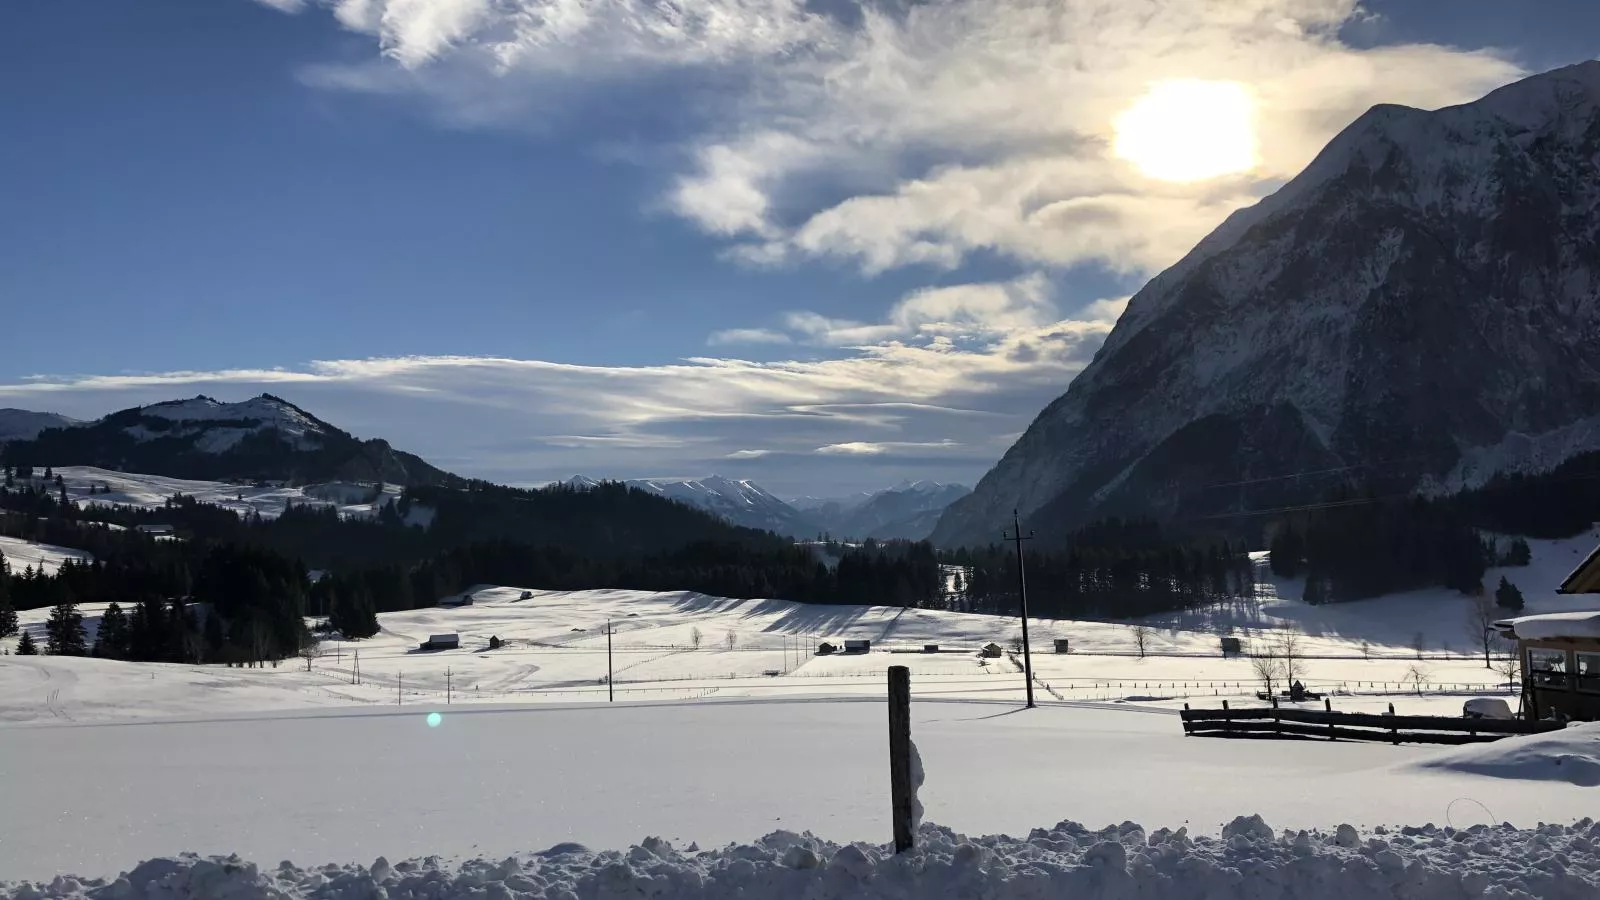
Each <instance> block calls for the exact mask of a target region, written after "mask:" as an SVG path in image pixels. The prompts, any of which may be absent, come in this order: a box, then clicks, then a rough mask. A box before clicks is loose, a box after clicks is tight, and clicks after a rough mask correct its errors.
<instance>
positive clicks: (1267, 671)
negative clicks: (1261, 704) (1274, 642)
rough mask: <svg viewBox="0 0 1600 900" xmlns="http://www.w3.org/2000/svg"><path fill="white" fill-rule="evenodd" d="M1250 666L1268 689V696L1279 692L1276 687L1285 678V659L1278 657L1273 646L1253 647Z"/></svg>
mask: <svg viewBox="0 0 1600 900" xmlns="http://www.w3.org/2000/svg"><path fill="white" fill-rule="evenodd" d="M1250 668H1251V670H1252V671H1254V672H1255V673H1256V680H1257V681H1259V682H1261V686H1262V687H1263V688H1264V689H1266V692H1267V696H1268V697H1271V696H1274V695H1275V694H1277V691H1276V690H1275V688H1276V687H1277V683H1278V681H1280V680H1281V679H1282V678H1283V660H1281V659H1279V658H1278V656H1277V651H1276V650H1275V649H1274V648H1273V647H1272V646H1270V645H1260V646H1253V647H1251V648H1250Z"/></svg>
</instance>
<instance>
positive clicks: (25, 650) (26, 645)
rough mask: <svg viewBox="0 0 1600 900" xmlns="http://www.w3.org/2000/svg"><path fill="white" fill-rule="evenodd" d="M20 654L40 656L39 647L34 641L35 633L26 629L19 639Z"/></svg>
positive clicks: (18, 650) (18, 649) (18, 648)
mask: <svg viewBox="0 0 1600 900" xmlns="http://www.w3.org/2000/svg"><path fill="white" fill-rule="evenodd" d="M17 655H18V656H38V655H39V648H38V646H37V645H35V644H34V642H33V635H31V634H29V633H28V632H26V631H24V632H23V633H22V637H20V638H18V639H17Z"/></svg>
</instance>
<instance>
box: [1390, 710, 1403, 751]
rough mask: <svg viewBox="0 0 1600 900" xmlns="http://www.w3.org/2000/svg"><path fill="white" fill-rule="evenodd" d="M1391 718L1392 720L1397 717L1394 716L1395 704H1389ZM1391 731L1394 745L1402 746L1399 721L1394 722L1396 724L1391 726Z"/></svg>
mask: <svg viewBox="0 0 1600 900" xmlns="http://www.w3.org/2000/svg"><path fill="white" fill-rule="evenodd" d="M1389 717H1390V718H1394V717H1395V715H1394V704H1393V703H1391V704H1389ZM1389 731H1390V733H1391V735H1392V737H1393V740H1392V743H1393V744H1394V745H1395V746H1396V747H1398V746H1400V722H1399V721H1398V720H1396V721H1395V722H1394V724H1392V725H1390V726H1389Z"/></svg>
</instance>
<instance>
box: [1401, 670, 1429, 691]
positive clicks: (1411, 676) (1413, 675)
mask: <svg viewBox="0 0 1600 900" xmlns="http://www.w3.org/2000/svg"><path fill="white" fill-rule="evenodd" d="M1406 680H1407V681H1409V682H1411V685H1412V687H1413V688H1415V689H1416V692H1417V696H1418V697H1421V696H1422V686H1423V685H1425V684H1427V683H1428V670H1427V669H1425V668H1423V666H1422V664H1421V663H1412V664H1411V668H1409V669H1406Z"/></svg>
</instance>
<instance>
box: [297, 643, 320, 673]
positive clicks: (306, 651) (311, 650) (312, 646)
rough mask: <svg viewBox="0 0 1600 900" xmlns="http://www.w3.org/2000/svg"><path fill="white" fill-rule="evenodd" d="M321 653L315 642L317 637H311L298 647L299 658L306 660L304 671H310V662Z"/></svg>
mask: <svg viewBox="0 0 1600 900" xmlns="http://www.w3.org/2000/svg"><path fill="white" fill-rule="evenodd" d="M321 655H322V648H321V647H320V646H319V645H318V644H317V639H316V638H312V639H311V640H309V641H307V642H306V643H305V645H304V646H302V647H301V648H300V658H301V659H303V660H305V661H306V671H307V672H309V671H311V662H312V660H314V659H316V658H317V657H318V656H321Z"/></svg>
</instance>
